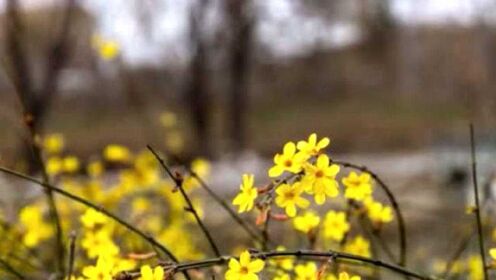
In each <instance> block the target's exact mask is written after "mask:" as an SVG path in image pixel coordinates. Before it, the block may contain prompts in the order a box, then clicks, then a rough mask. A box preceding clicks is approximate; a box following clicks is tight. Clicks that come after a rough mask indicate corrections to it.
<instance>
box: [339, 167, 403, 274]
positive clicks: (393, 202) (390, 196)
mask: <svg viewBox="0 0 496 280" xmlns="http://www.w3.org/2000/svg"><path fill="white" fill-rule="evenodd" d="M332 163H334V164H338V165H341V166H343V167H346V168H352V169H356V170H359V171H361V172H365V173H368V174H370V176H372V178H373V179H374V180H375V181H376V182H377V183H378V184H379V186H380V187H381V188H382V189H383V190H384V192H385V193H386V196H387V197H388V200H389V202H390V203H391V206H392V207H393V210H394V212H395V215H396V217H397V218H398V223H397V224H398V233H399V243H400V246H399V260H398V264H399V265H401V266H404V265H405V264H406V251H407V240H406V226H405V220H404V219H403V214H402V212H401V209H400V207H399V204H398V201H397V200H396V198H395V196H394V194H393V192H392V191H391V189H390V188H389V187H388V186H387V185H386V183H384V181H383V180H382V179H381V178H380V177H379V176H378V175H377V174H376V173H374V172H372V171H371V170H370V169H369V168H368V167H366V166H361V165H358V164H354V163H349V162H345V161H337V160H333V161H332Z"/></svg>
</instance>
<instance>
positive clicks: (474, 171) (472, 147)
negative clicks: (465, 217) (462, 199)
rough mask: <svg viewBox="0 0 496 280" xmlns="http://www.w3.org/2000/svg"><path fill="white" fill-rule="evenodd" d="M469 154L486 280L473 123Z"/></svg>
mask: <svg viewBox="0 0 496 280" xmlns="http://www.w3.org/2000/svg"><path fill="white" fill-rule="evenodd" d="M470 154H471V158H472V180H473V187H474V193H475V217H476V221H477V234H478V237H479V251H480V255H481V259H482V265H483V266H484V267H483V271H484V279H485V280H488V279H489V278H488V273H487V267H486V252H485V249H484V233H483V231H482V218H481V212H480V200H479V185H478V183H477V158H476V154H475V137H474V125H473V124H470Z"/></svg>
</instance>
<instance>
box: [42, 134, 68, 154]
mask: <svg viewBox="0 0 496 280" xmlns="http://www.w3.org/2000/svg"><path fill="white" fill-rule="evenodd" d="M63 148H64V136H62V134H59V133H54V134H49V135H47V136H46V137H45V139H44V140H43V149H44V150H45V151H46V152H47V153H49V154H58V153H60V152H62V149H63Z"/></svg>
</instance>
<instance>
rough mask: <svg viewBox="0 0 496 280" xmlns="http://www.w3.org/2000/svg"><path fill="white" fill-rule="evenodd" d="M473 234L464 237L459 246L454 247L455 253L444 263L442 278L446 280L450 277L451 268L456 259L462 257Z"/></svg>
mask: <svg viewBox="0 0 496 280" xmlns="http://www.w3.org/2000/svg"><path fill="white" fill-rule="evenodd" d="M474 234H475V230H474V231H473V232H471V233H470V235H468V236H466V237H465V238H464V239H463V240H462V241H461V242H460V243H459V245H458V246H457V247H456V250H455V252H454V253H453V255H452V256H451V258H450V259H449V261H448V262H447V263H446V268H445V270H444V273H443V275H442V278H444V279H448V276H449V275H450V273H451V270H452V269H453V266H454V265H455V263H456V261H457V260H458V259H460V257H461V256H462V254H463V252H465V250H466V249H467V248H468V245H470V241H471V240H472V238H473V237H474Z"/></svg>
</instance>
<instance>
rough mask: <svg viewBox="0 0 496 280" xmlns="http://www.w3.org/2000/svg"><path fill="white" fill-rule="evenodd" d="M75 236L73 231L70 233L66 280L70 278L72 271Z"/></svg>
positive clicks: (74, 254)
mask: <svg viewBox="0 0 496 280" xmlns="http://www.w3.org/2000/svg"><path fill="white" fill-rule="evenodd" d="M76 238H77V235H76V233H75V232H72V233H71V236H70V243H69V266H68V267H69V269H68V271H67V278H66V279H68V280H70V279H71V276H72V273H73V272H74V260H75V256H76Z"/></svg>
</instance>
